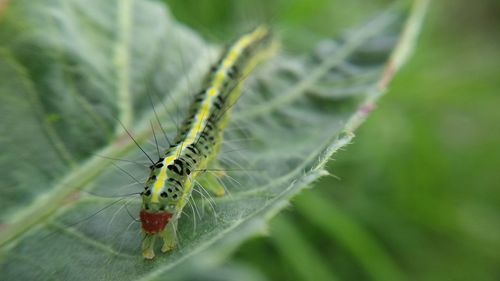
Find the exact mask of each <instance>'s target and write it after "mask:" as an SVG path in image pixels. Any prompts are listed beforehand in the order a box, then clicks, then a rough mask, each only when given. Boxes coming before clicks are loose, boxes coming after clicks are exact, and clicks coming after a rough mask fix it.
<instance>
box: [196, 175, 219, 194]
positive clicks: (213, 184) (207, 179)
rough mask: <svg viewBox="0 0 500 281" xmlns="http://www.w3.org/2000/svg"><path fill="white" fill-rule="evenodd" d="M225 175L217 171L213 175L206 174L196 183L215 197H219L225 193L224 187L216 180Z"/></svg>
mask: <svg viewBox="0 0 500 281" xmlns="http://www.w3.org/2000/svg"><path fill="white" fill-rule="evenodd" d="M224 175H225V172H224V171H217V172H215V173H214V174H212V173H207V174H205V175H203V177H201V178H200V179H199V180H198V182H199V183H200V184H201V186H203V188H204V189H206V190H208V191H209V192H210V193H212V194H214V195H215V196H218V197H221V196H224V194H225V193H226V191H225V189H224V187H223V186H222V185H221V184H220V182H219V181H218V180H217V178H220V177H223V176H224Z"/></svg>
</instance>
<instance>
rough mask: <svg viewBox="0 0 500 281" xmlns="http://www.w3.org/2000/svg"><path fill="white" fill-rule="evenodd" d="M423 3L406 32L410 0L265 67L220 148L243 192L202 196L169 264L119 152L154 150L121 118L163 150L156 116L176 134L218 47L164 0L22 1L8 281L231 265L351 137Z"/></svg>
mask: <svg viewBox="0 0 500 281" xmlns="http://www.w3.org/2000/svg"><path fill="white" fill-rule="evenodd" d="M41 2H43V3H41ZM402 3H403V4H404V2H402ZM415 3H416V4H415V7H414V9H412V13H411V14H410V16H409V20H408V21H407V23H406V25H405V28H404V29H402V27H403V24H404V19H405V13H404V10H405V9H404V7H406V5H398V6H393V7H391V8H390V9H388V10H387V11H385V12H382V13H380V14H379V15H378V16H377V17H375V18H374V19H372V20H370V21H368V22H367V24H365V25H362V26H360V27H358V28H356V29H353V30H352V31H351V32H349V33H346V35H345V36H343V37H342V38H339V39H337V40H325V41H323V42H321V43H320V44H319V45H318V47H317V48H316V49H315V50H314V51H312V52H311V53H310V54H307V55H303V56H299V57H294V56H289V55H286V54H281V55H279V56H277V57H275V58H273V59H272V60H271V61H269V62H267V63H266V64H264V65H263V66H262V67H261V68H259V69H258V70H257V71H256V73H255V74H254V75H252V77H251V78H250V79H249V80H248V81H247V82H246V83H245V90H244V94H243V97H242V98H241V100H240V101H239V102H238V104H237V106H236V107H235V108H234V114H233V118H232V121H231V124H230V126H229V128H228V129H227V132H226V135H225V139H226V140H227V141H226V142H224V144H223V148H222V152H221V155H220V157H219V158H220V161H221V164H222V165H224V167H227V168H229V169H230V171H228V172H227V173H228V176H227V177H225V178H224V184H225V185H226V186H227V188H228V191H229V192H228V195H227V196H225V197H223V198H216V199H206V198H205V197H206V194H205V195H204V196H196V194H195V196H194V197H195V198H194V199H193V202H192V204H193V206H196V209H195V207H193V208H192V209H191V208H189V207H188V208H186V209H187V210H186V213H185V215H184V216H183V218H182V219H181V221H180V224H179V230H178V231H179V237H180V241H179V242H180V247H179V249H178V250H175V251H174V252H172V253H171V254H165V255H159V256H158V257H157V258H156V259H155V260H154V261H144V260H143V259H142V257H141V255H140V251H139V248H140V240H141V237H140V226H139V224H137V223H136V222H135V221H134V220H133V219H132V218H131V216H130V215H132V216H133V215H135V214H137V213H138V208H139V201H138V198H137V197H133V196H126V195H130V194H132V193H137V192H138V191H139V190H141V189H142V187H141V186H140V185H139V184H134V181H132V180H131V178H130V177H133V178H135V179H139V181H140V180H142V179H143V178H144V177H145V175H146V171H147V169H146V168H144V167H142V166H141V165H136V164H134V163H127V162H123V163H122V162H119V161H111V160H110V159H109V158H119V159H128V160H130V161H143V163H147V160H146V161H145V159H144V156H143V155H142V154H141V152H140V151H139V150H138V148H137V147H136V146H135V144H134V142H133V141H132V139H130V138H129V137H128V136H127V134H126V133H125V132H124V131H123V129H122V128H121V126H120V125H119V124H118V123H117V121H116V120H117V119H119V120H121V122H122V123H123V125H124V127H126V128H127V129H128V130H129V131H131V132H132V134H133V135H134V136H135V139H136V140H137V141H138V142H139V143H140V144H141V145H142V146H144V147H145V149H146V150H147V151H148V153H150V154H154V153H155V152H156V148H155V146H154V138H153V131H152V130H151V127H150V126H151V124H152V122H155V120H156V119H155V111H156V114H157V116H158V119H159V120H161V122H162V126H163V127H164V129H165V130H166V131H167V135H170V136H172V135H173V134H175V127H176V122H177V121H176V120H177V119H176V118H182V117H179V116H182V112H183V111H184V110H185V108H186V106H187V104H188V102H189V97H190V95H192V93H193V92H194V91H196V90H197V89H198V87H199V85H200V83H201V81H202V79H203V75H204V73H205V72H206V71H207V70H208V68H209V65H210V63H213V62H214V60H215V59H216V57H214V53H216V52H214V49H216V48H215V47H213V46H212V45H210V44H208V43H206V42H204V41H203V40H202V39H201V38H200V37H199V36H198V35H196V33H195V32H193V31H191V30H189V29H188V28H186V27H184V26H182V25H181V24H179V23H177V22H175V21H174V20H173V19H172V18H171V17H170V16H169V14H168V13H167V12H166V10H165V8H164V7H163V6H162V5H160V4H159V3H156V2H150V1H142V0H136V1H132V0H120V1H118V0H117V1H98V0H92V1H83V0H69V1H36V2H33V1H27V0H25V1H15V2H12V3H9V7H8V9H7V10H6V11H5V13H4V15H3V17H4V20H3V22H2V24H3V25H4V26H3V28H2V30H1V31H0V44H1V49H0V56H1V60H0V73H1V74H2V75H1V76H0V77H1V78H0V79H1V83H0V107H1V112H2V119H3V122H2V125H1V127H0V132H1V136H2V137H1V139H0V145H1V146H2V147H4V148H5V150H4V152H3V153H2V156H1V158H0V165H1V166H0V167H1V168H2V169H3V170H4V171H8V173H3V174H2V176H1V177H2V187H1V188H2V190H1V191H2V197H1V198H0V204H1V206H2V212H1V217H0V219H1V221H0V222H1V223H2V224H1V232H0V245H1V252H0V268H1V269H0V272H1V275H2V277H3V278H4V279H7V280H10V279H14V278H15V279H16V280H25V279H26V280H33V279H36V280H52V279H69V280H163V279H165V280H166V279H169V280H171V279H173V278H174V277H175V278H182V277H183V276H185V274H192V273H195V272H197V271H198V270H200V271H202V270H206V269H207V268H210V267H212V266H214V265H217V264H219V263H220V262H221V261H223V260H224V259H225V258H226V257H227V255H228V253H230V252H231V250H232V249H234V248H235V247H237V246H238V244H239V243H240V242H241V241H243V240H244V239H246V238H248V237H249V236H251V235H254V234H256V233H258V232H262V231H263V230H264V229H265V226H266V221H267V220H268V219H269V218H270V217H271V216H272V215H273V214H275V213H276V212H278V211H279V210H280V209H282V208H283V207H284V206H286V204H287V202H288V200H289V198H290V197H292V196H293V195H295V194H297V193H298V192H299V191H300V190H301V189H303V188H304V187H305V186H306V185H307V184H309V183H311V182H312V181H314V180H316V179H317V178H318V177H320V176H322V175H325V174H326V172H325V171H324V170H323V167H324V165H325V163H326V162H327V160H328V159H329V157H330V156H331V155H332V154H333V153H334V152H335V151H337V150H338V149H339V148H341V147H343V146H345V145H346V144H348V143H349V142H350V141H351V139H352V137H353V131H354V130H355V129H356V128H357V127H358V126H359V124H360V123H361V122H362V121H363V120H364V119H365V118H366V117H367V115H368V113H369V112H370V111H371V109H372V108H373V107H374V102H375V101H376V99H377V98H378V97H379V96H380V95H381V94H382V92H383V90H384V89H385V87H386V86H387V84H388V82H389V81H390V79H391V78H392V76H393V74H394V73H395V72H396V71H397V70H398V69H399V67H400V66H401V64H402V63H403V62H404V60H405V59H406V57H407V55H408V52H409V51H410V50H411V48H412V46H413V41H414V40H415V38H416V35H417V34H418V28H419V26H420V23H421V21H422V18H423V14H424V11H425V6H426V1H416V2H415ZM402 11H403V12H402ZM401 30H403V31H402V32H401ZM329 89H330V90H329ZM150 100H152V102H153V103H154V104H155V106H154V108H153V107H152V106H151V103H150ZM151 120H152V121H151ZM154 124H155V125H154V127H155V131H156V132H157V133H158V132H159V131H160V127H159V126H158V125H157V124H156V123H154ZM162 145H166V141H163V140H162ZM103 156H105V157H103ZM106 157H107V158H106ZM115 162H116V163H117V164H114V163H115ZM118 165H119V168H117V166H118ZM231 168H232V169H231ZM123 170H126V171H127V173H129V174H130V175H128V174H126V173H124V172H123ZM238 170H239V171H238ZM241 170H243V171H241ZM129 176H130V177H129Z"/></svg>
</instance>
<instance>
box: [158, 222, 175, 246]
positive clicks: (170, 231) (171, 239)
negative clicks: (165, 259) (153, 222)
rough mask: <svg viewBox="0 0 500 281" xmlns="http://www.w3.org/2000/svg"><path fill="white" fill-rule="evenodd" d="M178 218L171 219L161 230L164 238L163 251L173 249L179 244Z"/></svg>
mask: <svg viewBox="0 0 500 281" xmlns="http://www.w3.org/2000/svg"><path fill="white" fill-rule="evenodd" d="M176 229H177V220H173V221H171V222H170V223H169V224H167V226H166V227H165V229H164V230H163V231H162V232H161V237H162V239H163V246H162V247H161V251H162V252H163V253H165V252H168V251H171V250H173V249H174V248H175V246H176V244H177V233H176Z"/></svg>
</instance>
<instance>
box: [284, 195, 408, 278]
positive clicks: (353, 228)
mask: <svg viewBox="0 0 500 281" xmlns="http://www.w3.org/2000/svg"><path fill="white" fill-rule="evenodd" d="M294 202H295V204H296V206H297V208H298V209H299V212H300V213H301V214H303V215H304V216H305V217H306V218H307V220H308V221H310V222H311V223H312V224H314V225H315V226H316V227H318V228H320V229H322V230H323V231H324V232H326V233H327V234H328V235H329V236H330V237H331V239H333V240H335V241H338V243H339V244H340V245H342V246H343V247H346V248H347V249H348V251H349V252H350V253H351V254H352V255H353V256H354V257H355V258H356V259H357V260H358V261H359V263H360V264H361V265H362V266H363V267H364V268H365V270H366V272H367V274H368V275H369V276H370V277H371V280H387V281H389V280H395V281H396V280H405V278H403V276H402V275H401V273H400V272H399V270H398V269H397V267H396V265H395V264H394V262H393V261H392V260H391V258H390V257H388V256H387V254H386V251H385V250H384V249H383V248H382V247H381V246H380V245H379V244H378V243H377V242H376V240H375V239H374V238H373V237H371V236H370V235H369V234H368V232H367V231H365V230H364V229H363V228H362V227H360V226H359V225H357V224H356V222H355V221H353V220H352V219H351V218H349V217H348V216H347V215H346V214H343V213H342V211H341V210H339V209H337V208H336V207H335V206H334V205H332V203H331V202H330V201H328V200H326V199H324V198H323V197H321V196H320V195H318V194H316V193H312V192H304V193H303V194H301V196H300V197H299V198H298V200H296V201H294Z"/></svg>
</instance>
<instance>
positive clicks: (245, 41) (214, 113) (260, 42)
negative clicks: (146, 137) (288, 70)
mask: <svg viewBox="0 0 500 281" xmlns="http://www.w3.org/2000/svg"><path fill="white" fill-rule="evenodd" d="M276 46H277V44H276V43H275V42H274V41H273V40H272V39H271V36H270V33H269V30H268V29H267V28H266V27H264V26H260V27H258V28H256V29H254V30H253V31H252V32H250V33H248V34H245V35H243V36H242V37H241V38H239V39H238V40H236V41H235V42H234V43H233V44H232V45H231V46H230V47H229V48H227V49H226V51H225V52H224V53H223V54H222V56H221V57H220V59H219V61H218V63H217V64H216V65H214V67H212V69H211V71H210V72H209V73H208V75H207V77H206V80H205V83H204V86H203V88H202V90H201V91H200V92H199V93H198V94H196V95H195V97H194V100H193V102H192V104H191V106H190V108H189V110H188V115H187V117H186V118H185V119H184V121H183V122H182V125H181V127H180V129H179V132H178V134H177V137H176V138H175V140H174V143H173V144H172V145H171V146H170V147H169V148H168V149H167V150H166V151H165V152H164V154H163V155H162V157H160V158H159V159H158V161H157V162H156V163H155V164H153V165H152V166H151V172H150V174H149V177H148V179H147V180H146V182H145V189H144V191H143V192H142V193H141V196H142V207H141V212H140V220H141V228H142V233H143V235H144V237H143V244H142V250H143V256H144V258H146V259H152V258H154V246H155V241H156V239H157V237H158V236H159V237H160V238H161V240H163V246H162V251H163V252H166V251H169V250H172V249H173V248H175V245H176V241H177V237H176V229H177V220H178V219H179V217H180V215H181V213H182V210H183V208H184V207H185V205H186V203H187V202H188V200H189V198H190V196H191V191H192V188H193V182H194V180H195V179H196V180H198V181H201V182H204V183H205V184H206V185H207V189H209V190H211V191H212V192H213V193H214V194H216V195H218V196H222V195H223V194H224V189H223V188H222V186H220V185H219V184H218V183H217V181H216V180H214V179H213V178H211V177H210V176H209V174H203V175H202V174H201V173H203V170H204V169H207V167H209V165H213V164H214V160H215V158H216V157H217V154H218V152H219V149H220V144H221V142H222V138H223V131H224V128H225V127H226V125H227V123H228V120H229V116H230V111H231V108H232V106H233V105H234V103H235V102H236V101H237V100H238V98H239V95H240V92H241V91H240V88H241V83H242V81H243V80H244V79H245V78H246V77H247V76H248V74H250V72H251V71H252V70H253V68H254V67H255V66H256V64H258V63H259V62H260V61H262V60H263V59H265V58H266V57H268V56H270V55H271V54H272V53H274V51H275V50H276ZM198 177H200V178H198Z"/></svg>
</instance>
